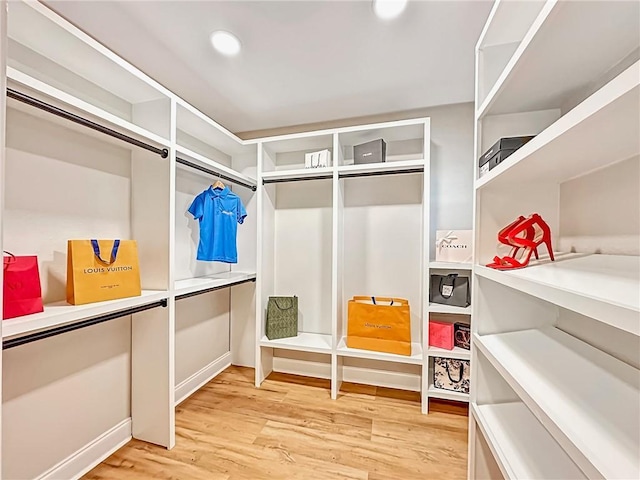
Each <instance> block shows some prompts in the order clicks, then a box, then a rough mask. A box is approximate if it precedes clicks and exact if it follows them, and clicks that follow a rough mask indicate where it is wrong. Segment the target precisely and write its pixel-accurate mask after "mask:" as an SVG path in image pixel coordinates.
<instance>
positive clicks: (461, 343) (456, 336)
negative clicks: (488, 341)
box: [453, 322, 471, 350]
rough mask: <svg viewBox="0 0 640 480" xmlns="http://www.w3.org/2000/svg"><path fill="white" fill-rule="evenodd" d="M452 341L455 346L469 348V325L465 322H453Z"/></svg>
mask: <svg viewBox="0 0 640 480" xmlns="http://www.w3.org/2000/svg"><path fill="white" fill-rule="evenodd" d="M453 343H454V345H455V346H456V347H459V348H464V349H465V350H471V327H470V326H469V325H467V324H466V323H460V322H456V323H454V324H453Z"/></svg>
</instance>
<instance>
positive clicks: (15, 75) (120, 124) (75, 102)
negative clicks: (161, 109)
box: [7, 67, 170, 148]
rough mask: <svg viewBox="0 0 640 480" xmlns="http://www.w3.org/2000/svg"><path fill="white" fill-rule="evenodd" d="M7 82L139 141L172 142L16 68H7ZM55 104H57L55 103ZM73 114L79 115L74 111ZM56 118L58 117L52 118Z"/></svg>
mask: <svg viewBox="0 0 640 480" xmlns="http://www.w3.org/2000/svg"><path fill="white" fill-rule="evenodd" d="M7 80H10V81H13V82H16V83H19V84H20V85H23V86H24V87H26V88H27V91H24V92H22V93H25V94H27V95H30V96H33V93H32V92H38V93H39V94H42V95H44V96H46V97H48V98H51V99H53V100H54V101H57V102H61V103H63V104H65V105H67V106H69V107H72V110H76V111H81V112H83V113H85V114H87V115H89V117H91V118H92V119H95V120H96V121H97V123H100V124H104V125H105V126H107V127H110V128H112V129H114V130H116V131H118V132H120V133H124V134H126V135H129V136H131V137H134V138H137V139H138V140H142V141H145V142H147V141H148V142H151V143H153V144H156V145H158V146H162V147H167V148H168V147H169V146H170V141H169V140H168V139H166V138H162V137H161V136H159V135H156V134H155V133H152V132H150V131H148V130H145V129H144V128H142V127H139V126H137V125H134V124H133V123H131V122H128V121H127V120H124V119H122V118H120V117H118V116H117V115H114V114H112V113H109V112H107V111H105V110H103V109H101V108H99V107H96V106H95V105H92V104H90V103H88V102H85V101H84V100H81V99H79V98H77V97H74V96H73V95H70V94H68V93H66V92H63V91H62V90H59V89H57V88H55V87H52V86H51V85H48V84H46V83H44V82H41V81H40V80H37V79H35V78H33V77H31V76H29V75H27V74H25V73H22V72H20V71H18V70H16V69H15V68H12V67H7ZM54 103H55V102H54ZM71 113H77V112H74V111H72V112H71ZM50 118H56V117H50ZM62 121H64V122H67V123H70V122H68V121H66V120H62Z"/></svg>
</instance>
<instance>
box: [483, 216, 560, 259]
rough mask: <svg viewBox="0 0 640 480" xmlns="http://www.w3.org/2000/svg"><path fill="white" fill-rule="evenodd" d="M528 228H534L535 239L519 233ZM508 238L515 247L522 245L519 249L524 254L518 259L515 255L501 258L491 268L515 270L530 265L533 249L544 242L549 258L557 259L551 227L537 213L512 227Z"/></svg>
mask: <svg viewBox="0 0 640 480" xmlns="http://www.w3.org/2000/svg"><path fill="white" fill-rule="evenodd" d="M528 228H534V231H535V234H534V237H533V239H529V238H523V237H519V236H518V234H519V233H522V232H523V231H526V230H527V229H528ZM507 240H508V241H509V243H511V245H513V246H514V247H520V248H521V249H522V250H519V251H520V252H522V255H521V256H520V257H521V258H519V259H518V258H516V257H515V256H505V257H502V258H501V259H500V262H496V263H495V264H491V265H490V267H491V268H495V269H496V270H514V269H516V268H524V267H526V266H527V265H529V260H530V259H531V254H532V253H533V251H534V250H536V249H537V248H538V247H539V246H540V245H541V244H543V243H544V244H545V246H546V247H547V250H548V251H549V258H551V261H554V260H555V258H554V256H553V247H552V246H551V229H550V228H549V225H548V224H547V222H545V221H544V220H543V219H542V217H541V216H540V215H538V214H537V213H534V214H532V215H531V216H530V217H529V218H527V219H526V220H524V221H522V222H520V223H519V224H518V225H517V226H515V227H514V228H512V229H511V231H510V232H509V233H507Z"/></svg>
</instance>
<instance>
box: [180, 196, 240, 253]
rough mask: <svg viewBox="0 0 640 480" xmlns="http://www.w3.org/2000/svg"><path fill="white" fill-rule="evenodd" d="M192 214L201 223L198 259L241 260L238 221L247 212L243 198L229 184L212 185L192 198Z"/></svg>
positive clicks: (190, 211)
mask: <svg viewBox="0 0 640 480" xmlns="http://www.w3.org/2000/svg"><path fill="white" fill-rule="evenodd" d="M189 213H190V214H191V215H193V217H194V218H195V219H196V220H198V222H199V223H200V242H199V243H198V255H197V257H196V258H197V259H198V260H204V261H209V262H226V263H238V248H237V246H236V237H237V234H238V224H239V223H242V222H244V219H245V217H246V216H247V211H246V210H245V208H244V205H243V204H242V200H240V197H238V196H237V195H236V194H235V193H233V192H232V191H231V190H229V189H228V188H227V187H225V188H223V189H215V190H214V189H213V188H212V187H209V188H208V189H207V190H205V191H204V192H202V193H201V194H200V195H198V196H197V197H196V198H194V199H193V202H192V203H191V206H190V207H189Z"/></svg>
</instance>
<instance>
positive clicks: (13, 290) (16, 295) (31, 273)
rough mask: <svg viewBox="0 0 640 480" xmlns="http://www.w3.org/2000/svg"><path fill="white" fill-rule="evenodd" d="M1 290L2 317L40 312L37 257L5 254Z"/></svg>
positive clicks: (40, 300) (40, 298)
mask: <svg viewBox="0 0 640 480" xmlns="http://www.w3.org/2000/svg"><path fill="white" fill-rule="evenodd" d="M7 253H8V252H7ZM2 292H3V297H2V318H3V319H7V318H14V317H21V316H23V315H29V314H30V313H38V312H42V311H43V310H44V308H43V306H42V290H41V288H40V275H39V273H38V257H36V256H26V257H22V256H15V255H12V254H11V253H9V256H5V257H4V283H3V289H2Z"/></svg>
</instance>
